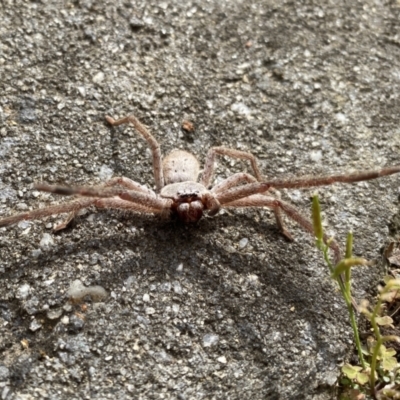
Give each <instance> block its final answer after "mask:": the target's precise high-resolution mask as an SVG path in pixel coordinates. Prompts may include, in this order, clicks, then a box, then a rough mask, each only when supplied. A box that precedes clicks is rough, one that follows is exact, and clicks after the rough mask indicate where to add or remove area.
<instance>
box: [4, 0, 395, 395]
mask: <svg viewBox="0 0 400 400" xmlns="http://www.w3.org/2000/svg"><path fill="white" fill-rule="evenodd" d="M319 4H321V2H295V1H293V2H277V1H268V0H264V1H255V2H246V1H238V0H236V1H217V0H211V1H192V0H190V1H186V2H182V1H163V2H157V1H154V0H150V1H137V2H131V1H120V0H114V1H104V2H103V1H90V0H86V1H85V0H83V1H65V2H61V1H59V2H56V1H51V0H50V1H10V0H8V1H7V0H4V1H2V2H1V3H0V19H1V23H0V93H1V94H0V124H1V128H0V161H1V162H0V217H4V216H7V215H11V214H13V213H16V212H20V211H22V210H26V209H35V208H38V207H40V206H46V205H48V204H50V203H52V202H54V201H57V202H58V201H60V202H61V201H65V200H64V199H59V198H55V197H52V196H48V195H45V194H41V193H38V192H35V191H32V190H31V185H32V183H33V182H41V181H46V182H51V183H55V182H58V183H69V184H72V183H76V184H98V183H100V182H102V181H104V179H106V178H107V177H108V176H110V175H125V176H128V177H131V178H133V179H136V180H138V181H140V182H142V183H146V184H148V185H149V186H153V185H154V181H153V179H152V174H151V160H150V157H149V150H148V149H147V146H146V144H145V143H144V141H143V140H142V139H141V138H140V137H138V135H137V134H136V133H135V132H134V131H133V130H132V129H131V128H128V127H121V128H118V129H111V128H110V127H109V126H107V125H106V123H105V121H104V116H105V115H106V114H110V115H112V116H114V117H118V116H124V115H126V114H129V113H134V114H135V115H136V116H137V117H139V118H140V119H141V120H142V121H143V122H144V123H146V124H147V125H148V126H149V128H150V129H151V131H152V132H153V133H154V135H155V136H156V137H157V138H158V139H159V141H160V143H161V145H162V148H163V151H164V153H166V152H168V151H170V150H172V149H174V148H182V149H188V150H189V151H192V152H193V153H195V154H196V155H198V157H199V159H200V160H201V162H203V161H204V157H205V154H206V152H207V149H208V148H210V146H214V145H226V146H230V147H234V148H237V149H241V150H249V151H252V152H253V153H254V154H255V155H256V156H257V157H258V158H259V160H260V162H261V165H262V169H263V171H264V173H265V174H267V175H268V176H297V175H303V174H312V175H315V174H327V173H331V172H339V171H351V170H353V169H367V168H376V167H382V166H385V165H392V164H398V163H399V149H400V135H399V133H400V128H399V127H400V121H399V119H400V118H399V103H398V102H399V93H400V37H399V34H398V32H399V31H400V29H399V28H400V26H399V20H400V16H399V13H400V9H399V5H398V2H395V1H392V2H381V1H373V0H366V1H363V2H355V1H354V2H345V1H334V2H333V1H325V2H323V4H322V5H319ZM349 4H350V5H349ZM184 119H189V120H190V121H192V122H193V123H194V125H195V128H196V129H195V131H194V132H185V131H183V130H182V129H181V128H180V126H181V124H182V121H183V120H184ZM242 170H249V166H248V165H246V163H242V162H237V161H232V160H228V159H225V160H222V161H221V162H220V164H219V167H218V176H219V177H224V176H227V175H229V174H231V173H233V172H238V171H242ZM399 182H400V177H399V176H394V177H389V178H385V179H380V180H378V181H373V182H369V183H360V184H355V185H334V186H332V187H327V188H322V189H320V190H319V193H320V196H321V201H322V207H323V209H324V217H325V222H326V225H327V229H328V231H329V232H330V233H331V234H335V235H336V237H337V238H338V240H340V241H341V243H343V240H344V238H345V235H346V232H347V231H348V230H349V229H353V230H354V233H355V252H356V254H358V255H362V256H365V257H368V258H370V259H379V258H380V249H381V247H382V246H383V244H384V242H385V241H386V240H387V236H388V222H389V221H390V219H391V218H392V216H393V215H394V214H395V213H396V211H397V209H398V203H397V196H398V194H399V190H398V186H399ZM312 193H313V190H301V191H299V190H290V191H283V192H282V195H283V197H284V198H285V199H287V200H290V201H291V202H292V203H293V204H294V205H296V207H298V208H299V209H301V210H302V211H303V212H304V213H306V214H309V209H310V195H311V194H312ZM60 219H61V217H54V218H47V219H46V220H42V221H34V222H24V223H21V224H19V225H17V226H12V227H6V228H1V229H0V254H1V255H0V276H1V280H0V312H1V313H0V315H1V318H0V398H1V399H31V398H48V399H89V398H91V399H100V398H101V399H129V398H134V399H188V400H189V399H250V398H251V399H318V400H319V399H333V398H335V382H336V379H337V377H338V374H339V368H340V365H341V363H343V361H344V360H345V359H346V358H349V357H350V356H351V353H352V349H353V347H352V342H351V335H350V330H349V326H348V323H347V320H346V312H345V308H344V305H343V302H342V300H341V299H340V297H339V296H338V295H337V293H336V290H335V287H334V285H333V284H332V283H331V281H330V278H329V276H328V272H327V269H326V267H325V265H324V264H323V262H322V260H321V256H320V254H319V253H318V251H317V250H316V249H315V248H314V245H313V238H311V237H310V236H309V235H308V234H304V233H303V231H302V230H301V229H300V228H299V227H298V226H297V225H295V224H294V223H291V222H289V223H288V225H289V226H290V230H291V232H292V233H293V234H294V235H295V237H296V240H295V242H294V243H288V242H287V241H285V240H284V238H283V237H282V236H281V235H280V234H279V233H278V231H277V229H276V226H275V224H274V220H273V215H272V213H271V212H270V211H269V210H245V211H237V212H236V211H235V212H233V211H232V212H225V213H221V214H220V215H218V216H216V217H215V218H205V219H203V220H202V221H201V222H200V223H199V224H198V225H197V226H189V227H184V226H180V225H179V224H176V223H174V222H163V221H159V220H158V219H157V218H153V217H151V216H147V217H140V216H137V215H127V214H125V213H121V212H117V211H109V212H104V211H96V210H88V211H87V212H86V213H83V215H81V216H80V217H79V218H78V219H77V220H76V221H75V223H74V226H73V227H72V228H70V229H67V230H65V231H63V232H60V233H58V234H53V233H52V232H51V227H52V225H53V223H54V222H56V221H59V220H60ZM246 239H247V240H246ZM381 273H382V271H381V269H380V268H379V267H376V268H375V269H373V268H371V269H368V270H366V269H364V270H363V271H362V272H358V273H356V277H355V286H356V290H357V297H358V298H362V297H364V296H366V295H367V292H371V293H373V289H374V285H375V284H376V281H377V279H378V277H379V276H380V274H381ZM76 279H80V280H81V281H82V282H83V283H84V284H85V285H101V286H103V287H104V288H105V289H106V290H107V291H108V293H109V297H108V298H107V299H106V300H104V301H103V302H101V303H91V302H87V303H86V306H79V305H71V304H69V303H68V301H67V298H66V292H67V290H68V288H69V286H70V284H71V283H72V282H73V281H74V280H76Z"/></svg>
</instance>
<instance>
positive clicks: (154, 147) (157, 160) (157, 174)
mask: <svg viewBox="0 0 400 400" xmlns="http://www.w3.org/2000/svg"><path fill="white" fill-rule="evenodd" d="M106 120H107V122H108V123H109V124H110V125H112V126H118V125H122V124H128V123H129V122H130V123H131V124H132V125H133V126H134V127H135V129H136V130H137V131H138V132H139V133H140V134H141V135H142V136H143V137H144V139H145V140H146V141H147V143H148V144H149V146H150V149H151V153H152V156H153V171H154V180H155V182H156V188H157V191H160V190H161V188H162V187H163V186H164V175H163V170H162V157H161V150H160V145H159V144H158V142H157V140H156V139H155V137H154V136H153V135H152V134H151V133H150V132H149V131H148V130H147V128H146V127H145V126H144V125H143V124H142V123H141V122H139V120H138V119H137V118H135V117H134V116H133V115H131V116H128V117H124V118H121V119H118V120H115V119H114V118H112V117H109V116H108V115H107V116H106Z"/></svg>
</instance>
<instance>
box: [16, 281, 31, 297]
mask: <svg viewBox="0 0 400 400" xmlns="http://www.w3.org/2000/svg"><path fill="white" fill-rule="evenodd" d="M30 293H31V287H30V285H28V284H27V283H26V284H24V285H21V286H20V287H19V288H18V294H17V296H16V297H17V298H18V299H22V300H25V299H26V298H27V297H28V296H29V295H30Z"/></svg>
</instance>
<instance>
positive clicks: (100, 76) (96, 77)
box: [92, 71, 104, 83]
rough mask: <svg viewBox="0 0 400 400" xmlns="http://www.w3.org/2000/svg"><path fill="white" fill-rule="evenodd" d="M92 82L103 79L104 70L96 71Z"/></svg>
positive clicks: (99, 81) (98, 81)
mask: <svg viewBox="0 0 400 400" xmlns="http://www.w3.org/2000/svg"><path fill="white" fill-rule="evenodd" d="M92 80H93V83H101V82H103V80H104V72H101V71H100V72H98V73H97V74H96V75H95V76H94V77H93V79H92Z"/></svg>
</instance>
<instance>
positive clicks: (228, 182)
mask: <svg viewBox="0 0 400 400" xmlns="http://www.w3.org/2000/svg"><path fill="white" fill-rule="evenodd" d="M243 181H244V182H246V183H253V182H257V179H256V178H254V176H253V175H250V174H247V173H245V172H239V173H237V174H234V175H232V176H230V177H229V178H226V179H225V180H223V181H222V182H221V183H219V184H218V185H215V186H214V187H213V188H212V189H211V192H212V193H214V194H218V193H221V192H224V191H226V190H228V189H230V188H232V187H234V186H237V185H238V184H239V183H241V182H243ZM269 190H270V191H272V193H274V194H275V195H276V196H277V197H278V198H280V193H279V192H278V191H277V190H274V189H269ZM273 212H274V215H275V219H276V224H277V225H278V228H279V230H280V231H281V232H282V234H283V235H284V236H285V237H286V239H288V240H290V241H291V242H292V241H293V240H294V239H293V236H292V235H291V233H290V232H289V231H288V229H287V228H286V227H285V224H284V223H283V219H282V215H281V210H280V209H279V208H274V210H273Z"/></svg>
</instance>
